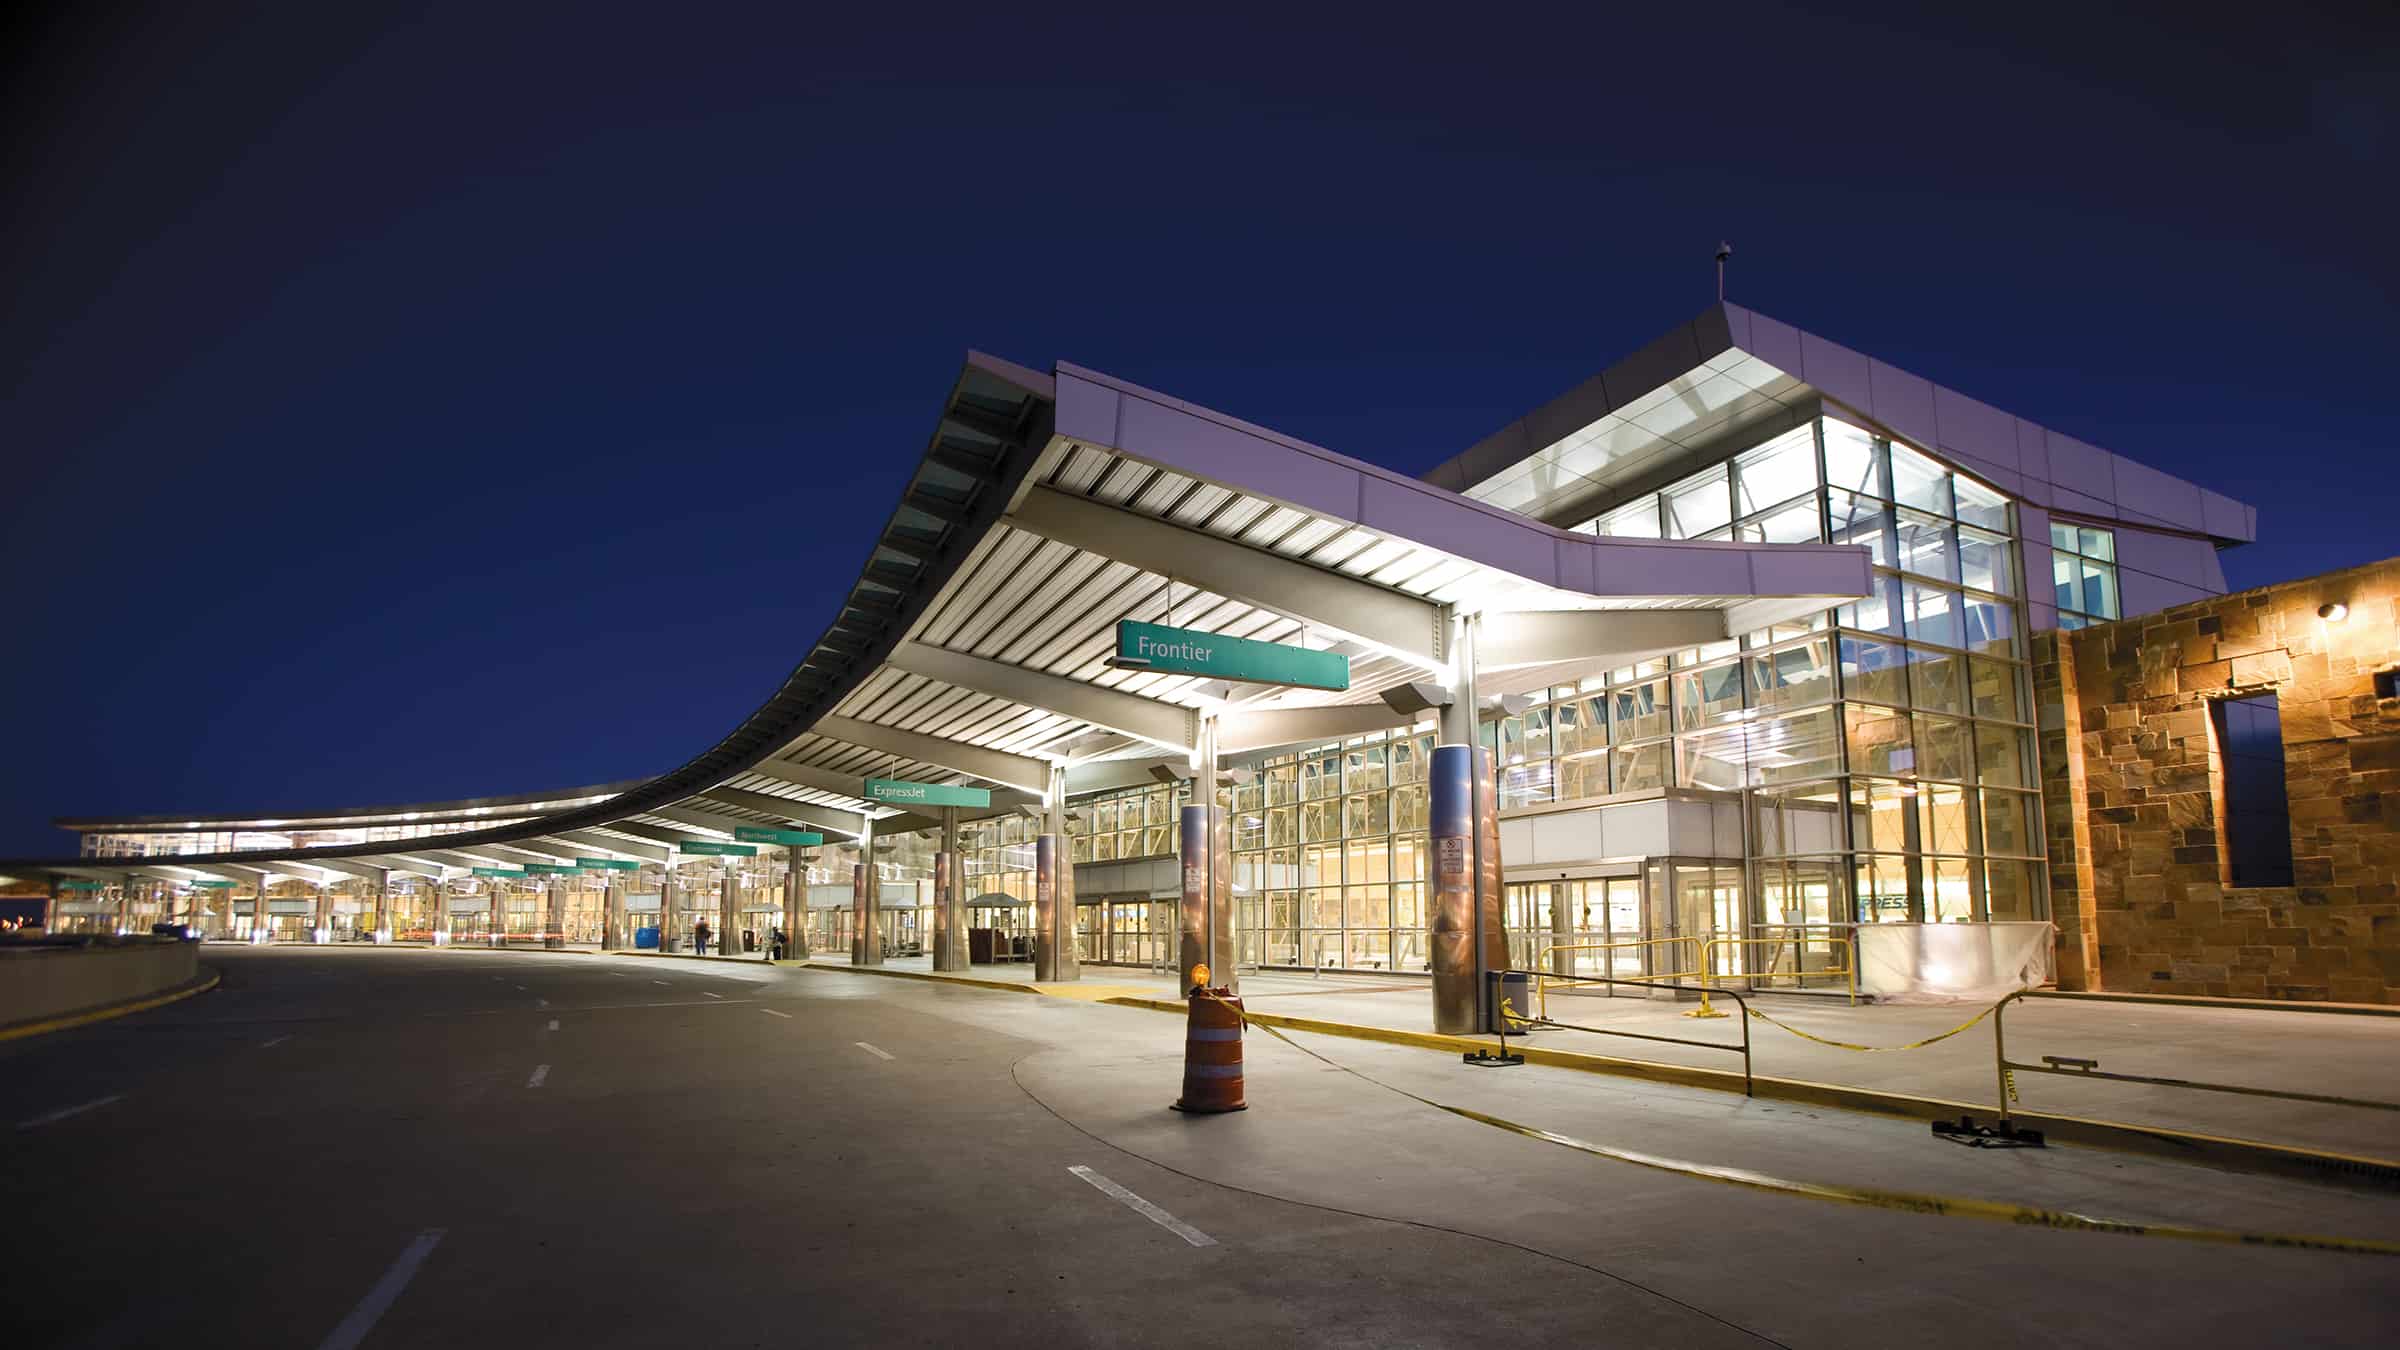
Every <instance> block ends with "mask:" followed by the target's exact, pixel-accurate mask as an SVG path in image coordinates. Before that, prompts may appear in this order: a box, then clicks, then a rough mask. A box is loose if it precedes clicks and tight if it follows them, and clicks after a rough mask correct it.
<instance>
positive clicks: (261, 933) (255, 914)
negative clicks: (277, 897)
mask: <svg viewBox="0 0 2400 1350" xmlns="http://www.w3.org/2000/svg"><path fill="white" fill-rule="evenodd" d="M273 931H274V928H273V925H272V923H271V922H270V921H269V919H268V917H267V874H266V873H264V872H261V873H259V874H258V900H257V903H255V904H254V905H252V906H251V909H250V940H251V941H252V942H254V943H265V942H267V941H270V940H271V939H270V938H269V936H268V935H269V934H270V933H272V932H273Z"/></svg>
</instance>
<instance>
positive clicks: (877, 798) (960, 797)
mask: <svg viewBox="0 0 2400 1350" xmlns="http://www.w3.org/2000/svg"><path fill="white" fill-rule="evenodd" d="M866 798H867V800H868V801H871V802H893V803H895V804H898V805H901V806H990V805H991V804H992V790H991V789H990V788H979V787H952V786H951V785H950V784H948V783H911V782H908V781H907V780H905V779H900V778H870V779H868V780H867V791H866Z"/></svg>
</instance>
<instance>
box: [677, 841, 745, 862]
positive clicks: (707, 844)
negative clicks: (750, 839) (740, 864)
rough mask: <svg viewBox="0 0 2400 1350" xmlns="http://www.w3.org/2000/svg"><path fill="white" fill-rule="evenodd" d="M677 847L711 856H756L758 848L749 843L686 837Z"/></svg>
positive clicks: (684, 850) (687, 851) (688, 851)
mask: <svg viewBox="0 0 2400 1350" xmlns="http://www.w3.org/2000/svg"><path fill="white" fill-rule="evenodd" d="M675 847H676V848H678V849H680V850H682V851H683V852H685V853H693V854H699V855H701V856H703V857H710V858H755V857H757V856H758V850H757V849H756V848H754V847H752V846H751V845H749V844H720V843H718V842H716V841H715V840H713V839H686V840H684V841H683V842H682V843H680V844H677V845H676V846H675Z"/></svg>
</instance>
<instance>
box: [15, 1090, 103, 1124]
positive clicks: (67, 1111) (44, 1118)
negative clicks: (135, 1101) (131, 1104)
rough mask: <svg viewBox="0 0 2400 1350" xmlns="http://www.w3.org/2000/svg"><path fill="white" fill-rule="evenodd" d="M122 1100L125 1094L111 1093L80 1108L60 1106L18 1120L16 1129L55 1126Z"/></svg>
mask: <svg viewBox="0 0 2400 1350" xmlns="http://www.w3.org/2000/svg"><path fill="white" fill-rule="evenodd" d="M123 1100H125V1094H124V1093H122V1092H118V1093H112V1094H110V1095H108V1096H106V1097H102V1098H100V1099H98V1100H97V1101H88V1102H85V1103H84V1104H83V1105H81V1106H62V1107H60V1108H59V1109H58V1110H56V1111H52V1112H49V1113H48V1114H46V1115H39V1116H35V1117H34V1118H33V1119H31V1120H20V1121H18V1122H17V1128H18V1129H20V1130H30V1129H34V1128H36V1127H38V1126H43V1125H51V1124H55V1123H57V1122H58V1121H62V1120H65V1119H66V1118H67V1117H69V1116H80V1115H82V1114H83V1113H84V1112H86V1111H93V1110H97V1109H99V1108H100V1107H103V1106H106V1105H108V1104H109V1103H110V1102H121V1101H123Z"/></svg>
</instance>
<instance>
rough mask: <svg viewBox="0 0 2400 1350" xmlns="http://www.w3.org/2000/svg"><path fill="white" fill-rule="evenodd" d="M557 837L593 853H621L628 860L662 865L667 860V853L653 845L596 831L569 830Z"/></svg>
mask: <svg viewBox="0 0 2400 1350" xmlns="http://www.w3.org/2000/svg"><path fill="white" fill-rule="evenodd" d="M558 837H559V838H560V839H563V840H565V841H566V842H568V843H570V844H580V845H582V846H583V847H585V848H588V849H591V850H592V851H593V852H595V853H621V854H623V855H625V856H626V857H628V858H640V859H643V860H644V861H646V862H662V863H663V862H665V861H666V860H667V851H666V850H665V849H663V848H659V847H657V846H656V845H653V844H637V843H635V842H633V841H632V840H630V839H619V838H617V837H616V836H614V835H608V834H602V833H600V832H599V831H598V830H569V831H567V832H566V833H564V834H561V835H559V836H558Z"/></svg>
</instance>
